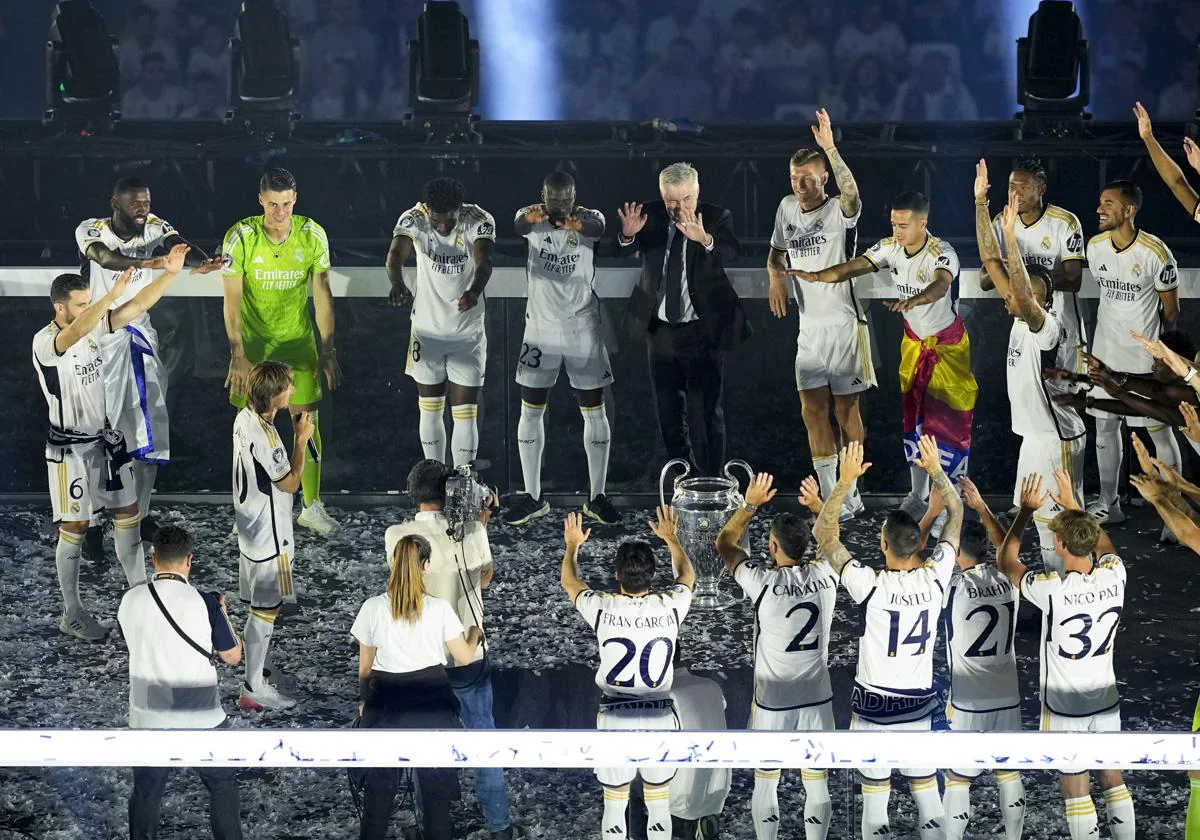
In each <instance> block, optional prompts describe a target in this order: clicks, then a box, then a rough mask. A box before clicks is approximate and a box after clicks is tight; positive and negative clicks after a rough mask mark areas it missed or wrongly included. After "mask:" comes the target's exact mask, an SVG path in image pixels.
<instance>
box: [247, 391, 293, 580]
mask: <svg viewBox="0 0 1200 840" xmlns="http://www.w3.org/2000/svg"><path fill="white" fill-rule="evenodd" d="M291 470H292V464H291V458H290V456H289V455H288V451H287V450H286V449H284V448H283V443H282V442H281V441H280V440H279V432H278V431H277V430H276V428H275V426H274V425H273V424H271V423H268V422H267V421H266V420H264V419H262V417H260V416H259V415H258V414H256V413H255V412H254V410H253V409H251V408H249V407H247V408H243V409H242V410H241V411H239V412H238V413H237V418H236V419H235V420H234V421H233V511H234V516H235V519H236V521H237V531H238V549H239V550H240V551H241V553H242V554H244V555H245V556H246V557H248V558H249V559H251V560H254V561H261V560H270V559H271V558H273V557H278V556H279V555H281V554H287V555H294V554H295V550H294V549H295V545H294V541H293V539H292V494H291V493H285V492H284V491H283V490H280V489H279V485H278V484H276V483H275V482H277V481H279V480H280V479H281V478H283V477H284V476H286V475H287V474H288V473H289V472H291Z"/></svg>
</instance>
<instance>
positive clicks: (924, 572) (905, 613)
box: [842, 542, 955, 695]
mask: <svg viewBox="0 0 1200 840" xmlns="http://www.w3.org/2000/svg"><path fill="white" fill-rule="evenodd" d="M954 557H955V551H954V549H953V548H951V547H950V544H949V543H945V542H941V543H938V544H937V547H936V548H934V550H933V554H932V555H931V556H930V558H929V559H928V560H926V561H925V563H924V564H923V565H921V566H920V567H919V568H916V569H906V570H893V569H879V570H876V569H872V568H871V567H869V566H864V565H863V564H862V563H859V562H858V561H857V560H852V561H850V563H848V564H847V565H846V567H845V568H844V569H842V586H844V587H845V588H846V592H848V593H849V594H850V597H851V598H852V599H853V600H854V603H856V604H858V605H859V608H860V609H861V610H862V619H861V620H862V631H861V635H860V637H859V640H858V671H857V674H856V676H855V679H856V680H857V682H859V683H860V684H862V685H863V686H865V687H867V688H869V689H870V690H872V691H874V692H876V693H878V694H896V695H903V694H906V693H909V692H912V691H928V690H930V689H931V688H932V686H933V649H934V647H935V646H936V643H937V625H938V618H939V616H940V615H941V612H942V601H943V597H944V593H945V591H946V585H947V584H948V583H949V582H950V576H951V575H952V574H953V573H954Z"/></svg>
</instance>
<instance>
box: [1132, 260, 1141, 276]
mask: <svg viewBox="0 0 1200 840" xmlns="http://www.w3.org/2000/svg"><path fill="white" fill-rule="evenodd" d="M1129 273H1130V274H1132V275H1133V276H1134V277H1141V276H1142V264H1141V263H1134V264H1133V268H1131V269H1129Z"/></svg>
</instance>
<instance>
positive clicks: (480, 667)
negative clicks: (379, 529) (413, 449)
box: [384, 459, 513, 840]
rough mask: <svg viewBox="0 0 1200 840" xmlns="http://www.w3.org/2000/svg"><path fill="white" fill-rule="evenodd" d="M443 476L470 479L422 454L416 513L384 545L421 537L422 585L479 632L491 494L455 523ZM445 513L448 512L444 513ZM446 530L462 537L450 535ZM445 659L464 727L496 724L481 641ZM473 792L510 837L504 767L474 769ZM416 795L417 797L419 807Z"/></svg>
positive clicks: (488, 569) (414, 482) (500, 834)
mask: <svg viewBox="0 0 1200 840" xmlns="http://www.w3.org/2000/svg"><path fill="white" fill-rule="evenodd" d="M447 479H450V480H452V481H454V482H459V483H461V482H470V481H473V479H470V478H467V477H465V476H464V475H462V474H458V473H456V472H455V471H453V470H450V469H448V468H447V467H445V466H444V465H443V464H442V463H441V462H440V461H434V460H431V459H426V460H423V461H420V462H418V463H417V465H416V466H414V467H413V468H412V470H411V471H410V472H409V474H408V495H409V497H410V498H411V499H412V501H413V503H414V504H416V506H417V515H416V516H415V517H414V518H413V519H412V520H411V521H409V522H404V523H402V524H400V525H393V526H392V527H390V528H388V529H387V532H386V533H385V535H384V547H385V549H386V551H387V556H388V557H389V558H390V557H391V556H392V552H393V551H395V548H396V545H397V543H399V542H400V540H401V538H403V537H406V536H420V537H424V538H425V539H426V540H427V541H428V543H429V547H430V560H429V569H428V571H427V572H426V574H425V579H424V580H425V590H426V592H428V593H429V594H430V595H432V596H434V597H436V598H441V599H443V600H445V601H447V602H449V604H450V606H451V607H452V608H453V609H454V612H455V614H456V615H457V616H458V620H459V621H460V622H462V625H463V627H466V628H467V629H470V628H471V627H478V628H479V630H480V632H482V631H483V592H482V590H484V589H487V588H488V586H489V585H490V584H491V582H492V549H491V546H490V545H489V544H488V537H487V523H488V520H489V519H490V518H491V515H492V502H493V501H494V499H493V498H490V497H489V498H487V499H484V500H483V504H482V507H481V509H480V510H478V512H477V513H476V512H472V513H473V515H474V519H473V521H469V522H465V523H464V522H458V521H457V516H458V513H457V512H456V511H447V510H446V496H447V493H446V484H447ZM447 513H450V516H448V515H447ZM451 532H454V533H456V534H461V536H462V539H461V540H456V539H453V538H452V537H451ZM454 664H455V663H453V662H450V661H449V660H447V662H446V665H447V667H446V672H447V674H448V675H449V677H450V685H451V686H452V687H453V689H454V696H455V697H456V698H458V702H459V705H460V710H459V711H460V715H461V717H462V723H463V726H464V727H465V728H467V729H495V728H496V722H495V720H493V718H492V676H491V665H490V663H489V661H488V657H487V652H486V649H485V646H483V645H481V646H480V647H479V649H478V650H477V651H476V653H475V659H474V661H473V662H471V663H470V664H468V665H466V666H463V667H454ZM473 772H474V774H475V795H476V797H477V798H478V799H479V808H480V810H481V811H482V812H483V819H484V822H485V823H486V825H487V830H488V831H489V832H490V834H491V837H492V838H494V840H510V838H512V837H513V828H512V825H511V823H510V822H509V813H508V792H507V791H506V790H505V787H504V771H503V770H501V769H500V768H498V767H486V768H484V767H480V768H476V769H475V770H474V771H473ZM419 802H420V800H419V799H418V807H419Z"/></svg>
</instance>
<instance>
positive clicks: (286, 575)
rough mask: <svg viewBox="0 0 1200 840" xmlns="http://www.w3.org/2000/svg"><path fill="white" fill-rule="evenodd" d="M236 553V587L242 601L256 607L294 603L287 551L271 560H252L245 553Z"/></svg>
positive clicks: (290, 562) (268, 607) (266, 608)
mask: <svg viewBox="0 0 1200 840" xmlns="http://www.w3.org/2000/svg"><path fill="white" fill-rule="evenodd" d="M239 556H240V558H241V559H240V560H239V561H238V590H239V597H240V598H241V599H242V601H243V602H245V603H247V604H249V605H250V606H251V607H253V608H254V609H259V610H273V609H276V608H277V607H279V605H280V604H283V603H288V604H294V603H296V591H295V587H294V585H293V582H292V558H291V557H290V556H289V555H287V554H280V555H278V556H277V557H272V558H271V559H270V560H251V559H250V558H249V557H247V556H246V555H245V554H242V555H239Z"/></svg>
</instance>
